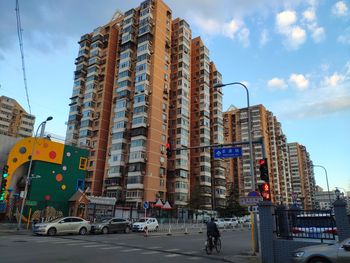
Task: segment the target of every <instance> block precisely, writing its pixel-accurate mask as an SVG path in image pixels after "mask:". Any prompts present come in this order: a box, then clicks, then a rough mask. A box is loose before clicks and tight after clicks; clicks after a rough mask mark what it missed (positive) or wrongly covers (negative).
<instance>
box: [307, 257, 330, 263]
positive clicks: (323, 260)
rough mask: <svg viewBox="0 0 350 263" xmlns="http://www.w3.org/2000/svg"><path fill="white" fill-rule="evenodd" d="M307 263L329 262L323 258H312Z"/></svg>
mask: <svg viewBox="0 0 350 263" xmlns="http://www.w3.org/2000/svg"><path fill="white" fill-rule="evenodd" d="M308 263H330V261H329V260H327V259H325V258H312V259H310V260H309V261H308Z"/></svg>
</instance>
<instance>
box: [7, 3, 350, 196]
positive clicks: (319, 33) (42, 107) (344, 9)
mask: <svg viewBox="0 0 350 263" xmlns="http://www.w3.org/2000/svg"><path fill="white" fill-rule="evenodd" d="M19 2H20V11H21V21H22V28H23V41H24V52H25V62H26V71H27V81H28V92H29V100H30V105H31V111H32V114H34V115H35V116H36V117H37V123H36V126H37V125H38V124H39V123H40V122H41V121H43V120H45V119H46V117H47V116H50V115H51V116H53V117H54V119H53V120H52V121H50V122H49V123H48V124H47V126H46V131H47V132H49V133H52V134H56V135H59V136H64V135H65V131H66V125H65V122H66V121H67V119H68V112H69V107H68V104H69V102H70V101H69V97H70V96H71V94H72V86H73V71H74V69H75V67H74V66H75V65H74V60H75V58H76V56H77V53H78V44H77V41H78V40H79V38H80V36H81V35H83V34H84V33H87V32H91V31H92V30H93V29H94V28H96V27H97V26H99V25H103V24H105V23H107V22H108V21H109V20H110V18H111V17H112V16H113V13H114V11H115V10H117V9H119V10H121V11H123V12H125V11H127V10H128V9H130V8H132V7H136V6H138V5H139V3H140V2H141V1H135V0H129V1H114V0H104V1H84V0H61V1H56V0H31V1H24V0H20V1H19ZM165 2H166V3H167V4H168V5H169V7H170V8H171V9H172V10H173V17H174V18H175V17H181V18H184V19H186V20H187V21H188V22H189V23H190V25H191V28H192V35H193V37H196V36H198V35H200V36H201V37H202V38H203V40H204V41H205V43H206V45H207V46H208V48H209V50H210V56H211V59H212V60H213V61H214V62H215V64H216V66H217V68H218V70H219V71H220V72H221V73H222V75H223V82H234V81H242V82H244V83H245V84H246V85H247V86H248V89H249V91H250V101H251V105H256V104H263V105H264V106H265V107H266V108H267V109H268V110H270V111H272V112H273V113H274V115H275V116H277V118H278V120H279V121H280V122H281V123H282V127H283V131H284V133H285V134H286V135H287V138H288V142H294V141H297V142H299V143H301V144H303V145H305V146H306V147H307V150H308V151H309V153H310V155H311V159H312V160H313V162H314V164H319V165H323V166H325V167H326V169H327V171H328V177H329V183H330V188H331V189H334V188H335V187H342V188H344V189H347V190H350V172H349V170H350V169H349V168H348V164H349V160H348V159H349V157H348V156H349V149H350V138H349V136H350V3H349V1H345V0H343V1H330V0H269V1H261V0H165ZM101 3H103V5H102V4H101ZM0 17H1V23H0V32H1V36H2V37H1V38H0V85H1V86H0V95H6V96H9V97H12V98H15V99H16V100H17V101H18V102H19V103H20V104H21V105H22V106H23V107H24V108H25V109H26V110H27V111H29V107H28V104H27V100H26V96H25V89H24V84H23V76H22V69H21V59H20V51H19V43H18V38H17V32H16V14H15V0H0ZM223 92H224V110H225V109H227V108H228V106H229V105H230V104H233V105H235V106H237V107H245V106H246V97H245V96H246V95H245V91H244V90H243V89H242V88H241V87H240V86H230V87H225V88H223ZM315 176H316V182H317V184H318V185H320V186H322V187H323V188H324V189H326V180H325V175H324V172H323V170H321V169H319V168H315Z"/></svg>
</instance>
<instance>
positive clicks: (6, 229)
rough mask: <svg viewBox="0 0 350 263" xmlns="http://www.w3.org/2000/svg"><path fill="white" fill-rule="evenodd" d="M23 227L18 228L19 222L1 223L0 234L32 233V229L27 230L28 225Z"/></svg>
mask: <svg viewBox="0 0 350 263" xmlns="http://www.w3.org/2000/svg"><path fill="white" fill-rule="evenodd" d="M22 227H23V229H21V230H17V223H0V236H3V235H30V234H32V231H31V229H30V228H29V229H28V230H27V225H23V226H22Z"/></svg>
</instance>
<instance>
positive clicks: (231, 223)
mask: <svg viewBox="0 0 350 263" xmlns="http://www.w3.org/2000/svg"><path fill="white" fill-rule="evenodd" d="M224 220H225V227H229V228H233V227H236V226H237V225H238V220H237V219H236V218H225V219H224Z"/></svg>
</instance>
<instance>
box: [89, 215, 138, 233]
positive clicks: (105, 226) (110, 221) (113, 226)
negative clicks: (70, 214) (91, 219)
mask: <svg viewBox="0 0 350 263" xmlns="http://www.w3.org/2000/svg"><path fill="white" fill-rule="evenodd" d="M131 228H132V224H131V222H130V221H129V220H126V219H123V218H106V219H103V220H101V221H99V222H95V223H93V224H92V226H91V232H92V233H102V234H108V233H115V232H124V233H129V232H130V230H131Z"/></svg>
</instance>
